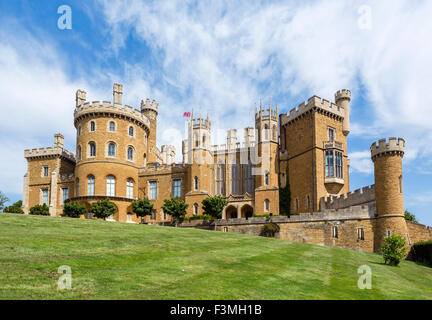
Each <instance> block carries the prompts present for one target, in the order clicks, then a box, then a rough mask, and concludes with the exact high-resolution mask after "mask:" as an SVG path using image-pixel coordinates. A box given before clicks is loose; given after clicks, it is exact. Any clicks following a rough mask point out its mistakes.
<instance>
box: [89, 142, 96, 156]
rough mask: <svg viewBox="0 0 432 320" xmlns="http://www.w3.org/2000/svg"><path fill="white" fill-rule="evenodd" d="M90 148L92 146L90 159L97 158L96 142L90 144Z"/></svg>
mask: <svg viewBox="0 0 432 320" xmlns="http://www.w3.org/2000/svg"><path fill="white" fill-rule="evenodd" d="M89 146H90V157H96V144H95V143H94V142H90V143H89Z"/></svg>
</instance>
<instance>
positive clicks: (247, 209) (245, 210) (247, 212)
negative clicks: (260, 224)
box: [241, 204, 253, 219]
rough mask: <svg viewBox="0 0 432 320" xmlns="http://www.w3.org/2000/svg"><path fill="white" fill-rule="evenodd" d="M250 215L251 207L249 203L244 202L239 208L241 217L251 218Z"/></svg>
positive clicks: (251, 212) (251, 213)
mask: <svg viewBox="0 0 432 320" xmlns="http://www.w3.org/2000/svg"><path fill="white" fill-rule="evenodd" d="M252 215H253V208H252V207H251V206H250V205H248V204H245V205H244V206H243V207H242V208H241V217H242V218H246V219H248V218H251V217H252Z"/></svg>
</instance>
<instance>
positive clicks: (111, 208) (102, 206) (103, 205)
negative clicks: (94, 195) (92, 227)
mask: <svg viewBox="0 0 432 320" xmlns="http://www.w3.org/2000/svg"><path fill="white" fill-rule="evenodd" d="M116 211H117V207H116V206H115V204H114V203H112V202H111V201H109V199H105V200H99V201H98V202H95V203H92V205H91V207H90V212H91V213H93V214H94V216H95V217H96V218H100V219H104V220H105V219H106V218H108V217H109V216H110V215H112V214H114V213H115V212H116Z"/></svg>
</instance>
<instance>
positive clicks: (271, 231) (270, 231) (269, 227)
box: [261, 222, 280, 237]
mask: <svg viewBox="0 0 432 320" xmlns="http://www.w3.org/2000/svg"><path fill="white" fill-rule="evenodd" d="M279 231H280V227H279V225H278V224H276V223H273V222H270V223H266V224H265V225H264V226H263V228H262V231H261V235H263V236H264V237H274V236H275V234H276V233H277V232H279Z"/></svg>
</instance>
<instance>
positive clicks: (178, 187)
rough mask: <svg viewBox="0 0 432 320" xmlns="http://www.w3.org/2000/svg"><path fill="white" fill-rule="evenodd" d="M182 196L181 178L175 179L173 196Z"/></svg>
mask: <svg viewBox="0 0 432 320" xmlns="http://www.w3.org/2000/svg"><path fill="white" fill-rule="evenodd" d="M180 197H181V179H176V180H174V181H173V198H180Z"/></svg>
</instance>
